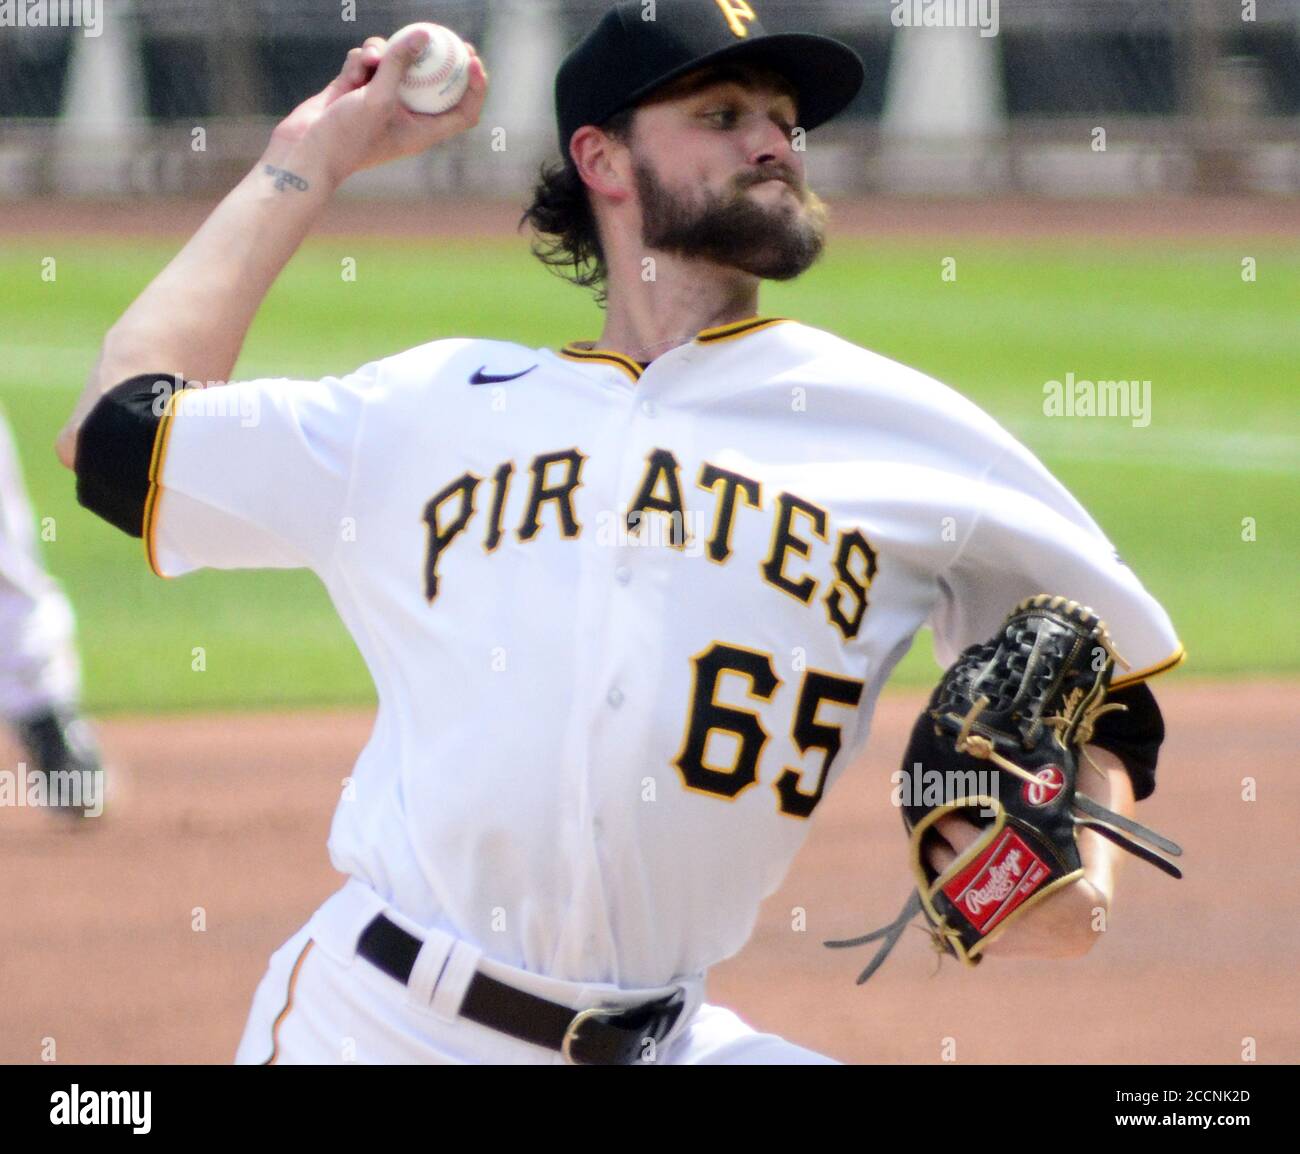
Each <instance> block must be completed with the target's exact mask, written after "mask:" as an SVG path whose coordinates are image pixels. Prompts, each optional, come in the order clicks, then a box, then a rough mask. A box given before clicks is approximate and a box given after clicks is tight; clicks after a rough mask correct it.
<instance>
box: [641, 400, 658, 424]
mask: <svg viewBox="0 0 1300 1154" xmlns="http://www.w3.org/2000/svg"><path fill="white" fill-rule="evenodd" d="M641 413H642V415H643V416H646V417H649V418H650V419H651V420H652V421H653V420H654V419H655V417H657V416H658V415H659V406H658V405H656V404H655V403H654V401H642V402H641Z"/></svg>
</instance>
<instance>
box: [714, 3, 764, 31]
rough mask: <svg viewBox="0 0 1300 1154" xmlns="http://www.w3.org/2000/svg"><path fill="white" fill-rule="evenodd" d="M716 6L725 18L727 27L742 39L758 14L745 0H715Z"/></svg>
mask: <svg viewBox="0 0 1300 1154" xmlns="http://www.w3.org/2000/svg"><path fill="white" fill-rule="evenodd" d="M717 4H718V7H719V8H721V9H722V14H723V15H724V16H725V17H726V18H727V27H728V28H730V29H731V31H732V32H733V33H735V35H737V36H739V37H741V38H742V39H743V38H744V37H746V36H748V35H749V26H750V24H752V23H753V22H754V21H755V20H757V19H758V16H757V15H756V14H755V12H754V10H753V9H752V8H751V7H750V6H749V5H748V4H746V3H745V0H717Z"/></svg>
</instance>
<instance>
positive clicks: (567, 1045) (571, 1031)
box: [552, 1006, 623, 1066]
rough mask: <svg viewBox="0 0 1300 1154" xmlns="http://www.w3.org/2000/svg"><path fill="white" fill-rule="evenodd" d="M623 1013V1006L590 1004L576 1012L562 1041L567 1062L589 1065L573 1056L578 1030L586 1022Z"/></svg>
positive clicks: (607, 1018)
mask: <svg viewBox="0 0 1300 1154" xmlns="http://www.w3.org/2000/svg"><path fill="white" fill-rule="evenodd" d="M621 1013H623V1007H622V1006H590V1007H588V1008H587V1009H585V1010H580V1011H579V1012H578V1013H576V1014H575V1015H574V1016H573V1021H571V1022H570V1023H569V1028H568V1029H567V1030H565V1031H564V1040H563V1041H562V1042H561V1043H560V1056H561V1057H562V1058H563V1059H564V1061H565V1063H566V1064H567V1065H570V1066H584V1065H587V1063H585V1062H579V1061H578V1059H577V1058H575V1057H574V1056H573V1043H574V1042H576V1041H577V1040H578V1032H579V1031H580V1030H581V1029H582V1027H583V1025H584V1024H585V1023H586V1022H590V1021H593V1020H604V1021H609V1020H610V1019H611V1018H617V1017H618V1016H619V1015H620V1014H621ZM552 1036H554V1035H552Z"/></svg>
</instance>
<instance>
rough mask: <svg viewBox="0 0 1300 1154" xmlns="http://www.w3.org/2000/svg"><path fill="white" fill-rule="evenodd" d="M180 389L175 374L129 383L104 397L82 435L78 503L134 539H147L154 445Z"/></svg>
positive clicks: (79, 452)
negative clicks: (172, 398) (169, 402)
mask: <svg viewBox="0 0 1300 1154" xmlns="http://www.w3.org/2000/svg"><path fill="white" fill-rule="evenodd" d="M164 386H165V387H164ZM175 390H176V378H175V377H174V376H172V375H171V374H169V373H152V374H148V375H145V376H140V377H132V378H131V379H130V380H129V381H123V382H122V383H121V384H120V385H115V386H114V387H113V388H111V389H109V390H108V392H106V393H105V394H104V395H103V396H102V397H100V399H99V401H98V403H97V404H96V405H95V407H94V408H93V409H91V411H90V414H89V416H87V417H86V419H85V421H84V422H83V424H82V426H81V431H80V433H79V434H78V437H77V459H76V464H75V468H76V472H77V500H78V501H79V502H80V503H81V504H82V505H83V506H84V507H85V508H87V509H89V510H90V511H91V512H92V513H95V514H96V515H98V516H100V517H103V518H104V520H105V521H107V522H108V523H109V524H110V525H114V526H116V527H117V528H119V529H121V530H122V532H123V533H128V534H130V536H132V537H141V536H143V535H144V510H145V504H146V502H147V500H148V498H149V484H150V481H149V467H150V462H151V461H152V459H153V451H154V442H155V441H156V439H157V436H158V426H159V425H160V424H161V423H162V413H163V409H164V406H165V404H166V402H167V399H168V398H169V397H170V396H171V395H172V393H173V392H174V391H175Z"/></svg>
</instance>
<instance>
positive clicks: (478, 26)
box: [0, 0, 1300, 211]
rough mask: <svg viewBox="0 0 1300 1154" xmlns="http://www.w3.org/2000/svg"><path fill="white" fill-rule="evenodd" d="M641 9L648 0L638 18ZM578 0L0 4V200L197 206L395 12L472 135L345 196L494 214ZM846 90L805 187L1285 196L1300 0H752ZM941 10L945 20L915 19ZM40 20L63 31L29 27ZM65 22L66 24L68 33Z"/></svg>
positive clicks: (596, 7) (1299, 107)
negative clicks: (474, 80) (449, 54)
mask: <svg viewBox="0 0 1300 1154" xmlns="http://www.w3.org/2000/svg"><path fill="white" fill-rule="evenodd" d="M649 2H650V0H647V3H648V4H649ZM607 7H608V4H606V3H595V2H591V0H565V2H561V0H477V2H473V3H470V2H465V0H422V2H421V0H355V3H353V2H351V0H225V2H218V0H99V2H95V0H48V2H42V0H0V77H3V83H0V211H3V207H2V202H3V200H4V199H15V198H31V197H58V196H108V197H122V196H148V195H159V196H176V195H187V194H195V195H208V194H211V193H214V192H217V191H220V190H223V189H225V188H228V187H229V185H230V184H231V183H232V181H233V180H234V179H237V177H238V176H239V175H240V174H241V173H242V172H243V171H244V170H245V169H246V168H247V167H248V165H249V164H250V163H251V161H252V160H253V159H255V158H256V156H257V155H258V153H259V152H260V151H261V148H262V147H263V145H264V143H265V139H266V135H267V132H268V131H269V128H270V126H271V125H272V124H273V123H274V122H275V120H276V119H277V118H278V117H280V116H282V115H283V114H284V113H285V112H287V111H288V110H289V109H290V108H292V107H293V106H294V104H296V103H297V102H298V101H300V100H301V99H303V98H305V97H306V96H308V95H310V94H311V93H312V92H314V91H317V90H318V89H320V88H321V87H323V86H324V85H325V84H326V83H328V81H329V80H330V79H331V78H332V76H333V75H334V74H335V73H336V72H337V70H338V67H339V65H340V63H341V60H342V58H343V55H344V53H345V52H346V50H347V49H348V48H349V47H351V46H353V45H354V44H358V43H360V42H361V40H363V39H364V38H365V37H366V36H369V35H375V34H379V35H387V34H390V33H391V32H393V31H394V30H396V29H397V28H398V27H399V26H401V25H402V24H405V23H408V22H409V21H411V20H414V19H432V20H436V21H438V22H441V23H445V24H448V25H450V26H452V27H453V28H455V29H457V31H459V32H460V33H461V34H462V35H463V36H465V37H466V38H467V39H470V40H472V41H474V43H475V44H476V45H477V46H478V48H479V50H480V52H481V54H482V55H483V56H484V58H485V60H486V61H487V63H488V65H489V68H490V70H491V72H492V78H493V91H492V93H491V98H490V103H489V106H488V108H487V109H486V111H485V115H484V117H483V121H482V123H481V124H480V126H479V128H478V130H476V132H474V133H471V134H468V135H466V136H464V137H462V138H460V139H458V140H457V141H455V142H453V144H452V145H451V146H450V147H447V148H444V149H439V150H435V152H433V153H431V154H429V155H427V156H425V157H421V158H418V159H416V160H412V161H409V162H406V163H404V164H401V165H394V166H389V167H387V168H385V169H382V170H379V171H376V172H373V173H367V174H362V175H361V176H358V177H356V178H354V179H353V180H352V181H350V182H349V186H348V191H349V192H351V193H353V194H356V195H367V196H377V195H386V196H428V195H431V194H439V193H442V194H449V195H450V194H454V195H486V196H492V197H516V196H518V195H519V194H520V193H521V192H522V190H523V189H524V188H525V186H526V184H527V182H528V180H529V178H530V176H531V174H532V173H533V172H534V171H535V169H536V166H537V165H538V164H539V163H540V162H541V161H543V160H545V159H547V158H549V157H552V156H554V155H556V154H557V143H556V140H555V137H554V129H553V127H552V120H551V107H552V101H551V82H552V78H553V76H554V73H555V69H556V66H557V65H558V62H559V60H560V59H561V57H562V56H563V53H564V51H565V50H566V49H567V47H568V46H569V45H571V44H572V43H573V42H574V41H575V40H576V39H577V38H578V37H580V36H581V35H582V33H583V31H584V30H585V29H587V28H588V27H590V26H591V24H592V23H593V22H594V20H595V19H596V18H597V17H598V16H599V14H600V13H601V12H602V11H603V10H605V9H606V8H607ZM754 7H755V9H756V10H757V12H758V14H759V16H760V18H761V19H762V20H763V22H764V24H765V25H766V27H767V28H768V29H769V30H775V31H780V30H794V29H798V30H807V31H818V32H825V33H829V34H832V35H835V36H837V37H840V38H842V39H844V40H846V41H848V42H849V43H851V44H852V45H853V46H854V47H855V48H856V49H857V50H858V51H859V52H860V53H861V55H862V57H863V59H864V60H865V62H866V64H867V76H868V78H867V83H866V86H865V87H864V90H863V92H862V93H861V95H860V96H859V98H858V99H857V101H856V102H855V103H854V105H853V107H852V108H851V109H850V110H849V112H848V114H847V115H845V116H844V117H843V118H841V119H840V120H838V121H837V122H835V123H834V124H832V125H829V126H827V127H826V128H825V129H822V130H819V131H818V133H817V134H816V136H815V137H814V138H813V139H812V142H811V145H810V149H809V157H808V163H809V170H810V175H811V177H812V179H813V181H814V183H815V184H816V186H817V187H818V188H819V189H821V190H822V191H826V192H830V193H905V194H906V193H911V194H924V195H975V194H990V193H993V194H996V193H1028V194H1037V195H1046V196H1069V197H1077V196H1125V195H1129V196H1131V195H1142V194H1145V193H1154V192H1162V193H1195V192H1208V193H1215V194H1230V193H1255V194H1258V193H1273V194H1294V193H1296V192H1300V143H1298V142H1300V0H1258V2H1256V0H1001V2H1000V3H998V2H997V0H906V2H904V0H842V2H838V0H826V2H822V3H801V2H795V0H784V2H782V0H765V2H764V0H755V3H754ZM936 17H937V18H940V19H942V20H944V21H946V22H947V24H949V25H955V26H950V27H943V28H940V27H932V26H924V27H918V26H916V22H917V21H923V22H924V21H928V20H931V19H935V18H936ZM51 25H62V26H57V27H56V26H51ZM69 25H73V26H69Z"/></svg>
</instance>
